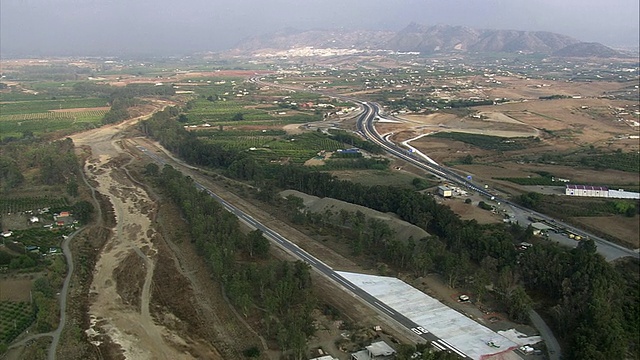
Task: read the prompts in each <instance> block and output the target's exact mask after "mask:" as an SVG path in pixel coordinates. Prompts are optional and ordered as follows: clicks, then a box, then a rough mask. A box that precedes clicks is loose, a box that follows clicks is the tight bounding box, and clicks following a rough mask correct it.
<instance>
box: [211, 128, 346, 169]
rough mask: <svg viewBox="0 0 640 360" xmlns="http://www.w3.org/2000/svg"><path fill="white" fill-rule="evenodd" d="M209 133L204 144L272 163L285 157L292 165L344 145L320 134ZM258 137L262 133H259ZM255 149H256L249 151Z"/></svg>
mask: <svg viewBox="0 0 640 360" xmlns="http://www.w3.org/2000/svg"><path fill="white" fill-rule="evenodd" d="M229 133H230V135H229V134H227V131H221V132H219V133H216V132H212V135H211V136H209V137H208V138H207V140H206V141H207V142H209V143H215V144H221V145H222V146H223V147H224V148H226V149H234V150H246V151H249V152H250V153H251V156H252V157H254V158H255V159H258V160H260V161H271V160H280V159H284V158H288V159H289V161H291V162H294V163H304V162H305V161H306V160H309V159H310V158H312V157H314V156H315V155H316V154H317V153H318V152H319V151H321V150H326V151H335V150H338V149H344V148H345V147H346V146H345V145H344V144H342V143H340V142H338V141H335V140H332V139H330V138H329V137H328V136H327V135H324V134H319V133H305V134H300V135H296V136H291V135H279V136H274V135H270V136H260V135H256V132H255V131H247V132H246V133H248V134H251V135H249V136H244V135H243V132H242V131H232V132H229ZM258 134H261V133H258ZM251 148H255V150H250V149H251Z"/></svg>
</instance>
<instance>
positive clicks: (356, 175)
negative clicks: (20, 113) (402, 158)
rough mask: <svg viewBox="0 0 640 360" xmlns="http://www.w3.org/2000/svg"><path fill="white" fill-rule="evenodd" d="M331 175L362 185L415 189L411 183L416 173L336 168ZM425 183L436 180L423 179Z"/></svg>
mask: <svg viewBox="0 0 640 360" xmlns="http://www.w3.org/2000/svg"><path fill="white" fill-rule="evenodd" d="M331 175H334V176H335V177H337V178H338V179H340V180H349V181H352V182H356V183H359V184H362V185H367V186H375V185H384V186H386V185H390V184H393V185H394V186H398V187H401V188H408V189H415V186H414V185H413V184H412V183H413V180H414V179H415V178H416V177H417V176H416V175H413V174H409V173H406V172H403V171H384V170H357V171H353V170H337V171H331ZM423 181H424V183H425V184H429V185H431V186H435V185H436V184H437V182H435V181H433V182H432V181H429V180H427V179H423Z"/></svg>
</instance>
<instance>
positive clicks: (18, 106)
mask: <svg viewBox="0 0 640 360" xmlns="http://www.w3.org/2000/svg"><path fill="white" fill-rule="evenodd" d="M1 101H4V99H3V97H1V96H0V115H1V116H3V117H4V116H6V115H16V114H33V113H46V112H47V111H49V110H61V109H75V108H93V107H103V106H108V104H107V100H106V99H101V98H85V99H83V98H68V99H60V100H31V101H13V102H1Z"/></svg>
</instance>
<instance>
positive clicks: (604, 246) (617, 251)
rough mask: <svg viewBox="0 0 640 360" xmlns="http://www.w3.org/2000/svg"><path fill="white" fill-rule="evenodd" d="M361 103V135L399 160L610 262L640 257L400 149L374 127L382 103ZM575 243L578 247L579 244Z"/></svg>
mask: <svg viewBox="0 0 640 360" xmlns="http://www.w3.org/2000/svg"><path fill="white" fill-rule="evenodd" d="M357 103H358V104H360V105H361V106H362V108H363V110H364V111H363V112H362V114H361V115H360V117H359V118H358V122H357V130H358V132H359V133H360V134H362V135H363V136H364V137H365V138H366V139H367V140H369V141H372V142H374V143H376V144H378V145H380V146H381V147H382V148H383V149H384V150H385V151H387V152H388V153H390V154H391V155H393V156H395V157H398V158H400V159H402V160H405V161H407V162H409V163H411V164H413V165H414V166H417V167H419V168H421V169H423V170H426V171H428V172H430V173H432V174H434V175H437V176H439V177H441V178H443V179H445V180H447V181H450V182H452V183H455V184H457V185H459V186H461V187H464V188H467V189H468V190H470V191H475V192H477V193H478V194H480V195H482V196H484V197H486V198H487V199H488V200H490V201H494V202H496V203H500V204H501V205H505V206H510V207H511V208H512V209H514V210H516V211H518V212H519V213H520V217H522V216H523V215H524V217H525V218H528V217H529V216H531V217H534V218H536V219H539V220H544V221H546V222H548V223H553V224H554V225H555V226H557V227H559V228H564V229H565V230H566V231H568V232H571V233H573V234H575V235H580V236H581V237H582V238H590V239H593V240H594V242H595V243H596V246H597V249H598V253H600V254H601V255H602V256H604V257H605V259H607V260H609V261H612V260H615V259H617V258H620V257H625V256H631V257H635V258H638V257H640V254H639V253H638V251H637V250H631V249H627V248H625V247H623V246H620V245H618V244H614V243H612V242H610V241H607V240H605V239H602V238H600V237H598V236H596V235H593V234H591V233H588V232H586V231H584V230H581V229H577V228H575V227H573V226H571V225H569V224H566V223H563V222H561V221H559V220H556V219H554V218H552V217H550V216H547V215H545V214H541V213H538V212H536V211H533V210H530V209H527V208H524V207H522V206H520V205H518V204H516V203H514V202H512V201H509V200H507V199H504V198H500V197H498V196H497V195H496V194H493V193H491V192H490V191H489V190H487V189H484V188H483V187H482V186H480V185H477V184H474V183H473V181H472V180H470V179H468V178H466V177H464V176H461V175H460V174H457V173H455V172H454V171H452V170H450V169H449V168H447V167H444V166H441V165H436V164H432V163H429V162H428V161H426V160H425V159H423V158H421V157H418V156H416V155H414V154H412V153H410V152H408V151H407V150H406V149H404V148H401V147H399V146H397V145H396V144H395V143H393V142H391V141H389V140H388V138H386V137H384V138H383V137H382V136H381V135H380V134H379V133H378V131H377V130H376V128H375V126H374V121H375V120H376V119H378V118H380V107H379V105H378V104H375V103H367V102H360V101H357ZM524 221H526V220H524V219H523V222H520V224H521V225H524V224H525V222H524ZM524 226H526V225H524ZM558 236H561V235H558ZM565 244H566V242H565ZM575 244H577V242H576V243H575Z"/></svg>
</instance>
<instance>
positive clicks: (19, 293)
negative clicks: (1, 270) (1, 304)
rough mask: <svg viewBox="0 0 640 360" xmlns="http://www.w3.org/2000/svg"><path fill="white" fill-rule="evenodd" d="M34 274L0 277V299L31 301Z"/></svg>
mask: <svg viewBox="0 0 640 360" xmlns="http://www.w3.org/2000/svg"><path fill="white" fill-rule="evenodd" d="M31 277H32V276H17V277H11V278H8V277H4V276H3V277H2V278H0V301H29V298H30V294H31V284H32V283H33V280H32V279H31Z"/></svg>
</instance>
